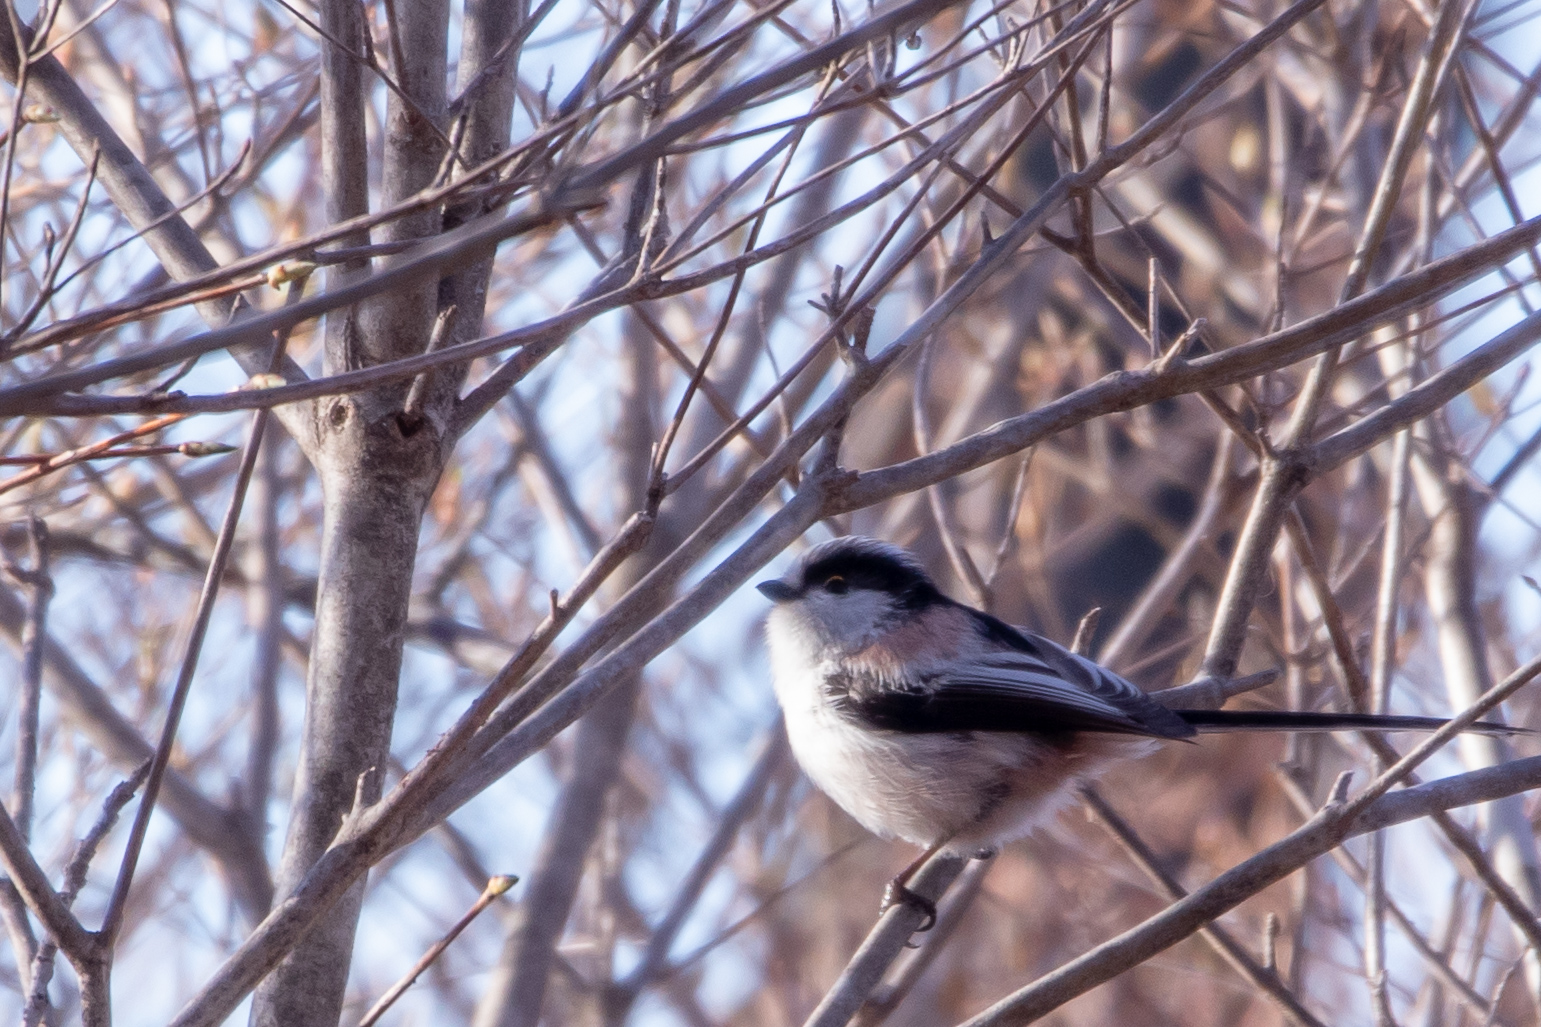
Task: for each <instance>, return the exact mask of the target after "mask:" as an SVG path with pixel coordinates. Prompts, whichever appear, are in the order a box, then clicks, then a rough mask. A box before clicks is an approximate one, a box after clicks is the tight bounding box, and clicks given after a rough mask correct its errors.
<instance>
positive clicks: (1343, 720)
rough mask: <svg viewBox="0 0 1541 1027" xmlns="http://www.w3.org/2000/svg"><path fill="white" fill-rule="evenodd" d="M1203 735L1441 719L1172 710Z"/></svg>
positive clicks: (1387, 726) (1495, 730) (1426, 726)
mask: <svg viewBox="0 0 1541 1027" xmlns="http://www.w3.org/2000/svg"><path fill="white" fill-rule="evenodd" d="M1172 712H1173V713H1175V714H1177V715H1178V716H1179V717H1181V718H1182V719H1183V720H1186V721H1187V722H1188V723H1189V724H1191V725H1192V726H1193V727H1194V728H1195V729H1196V730H1197V731H1198V732H1199V733H1200V734H1211V733H1214V732H1219V731H1438V730H1439V729H1440V728H1442V727H1444V726H1445V724H1446V723H1448V721H1445V720H1441V719H1440V718H1439V717H1399V716H1392V715H1389V714H1388V715H1382V714H1377V713H1297V712H1293V711H1290V710H1173V711H1172ZM1466 730H1468V731H1475V732H1478V733H1480V734H1484V735H1524V734H1531V733H1532V732H1530V731H1527V730H1526V729H1525V728H1522V727H1510V726H1509V725H1508V724H1495V723H1493V722H1492V721H1490V720H1479V721H1477V722H1476V723H1475V724H1472V725H1471V726H1470V727H1468V728H1467V729H1466Z"/></svg>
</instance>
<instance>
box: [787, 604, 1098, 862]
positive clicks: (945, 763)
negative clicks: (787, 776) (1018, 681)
mask: <svg viewBox="0 0 1541 1027" xmlns="http://www.w3.org/2000/svg"><path fill="white" fill-rule="evenodd" d="M767 629H768V630H767V632H766V634H767V637H768V639H769V642H770V653H771V665H772V671H773V674H774V677H775V688H776V698H777V699H778V700H779V701H780V703H781V708H782V710H783V711H784V713H785V715H786V725H787V735H788V737H789V739H790V740H791V743H792V752H793V754H794V755H795V756H796V757H797V761H798V763H799V764H801V766H802V768H803V770H804V771H805V772H806V773H807V774H808V776H809V778H811V779H812V780H813V783H814V784H815V785H817V786H818V787H819V789H820V790H821V791H823V792H824V793H825V794H826V795H828V796H829V797H830V798H831V799H833V800H834V801H835V802H836V803H837V804H838V805H839V806H840V807H841V808H842V809H844V810H845V811H846V812H847V813H849V814H850V815H851V816H852V817H854V818H855V819H856V820H857V822H858V823H860V824H861V825H862V826H863V827H865V828H867V829H868V830H869V831H871V832H873V833H874V834H877V835H881V836H883V837H886V838H892V837H899V838H903V839H905V840H906V841H910V842H914V843H916V844H918V845H927V846H929V845H932V844H935V843H937V842H941V841H951V843H952V844H951V845H950V846H949V847H950V848H957V849H958V850H959V851H972V850H973V849H976V848H980V847H987V846H991V845H995V844H999V843H1000V842H1003V841H1006V840H1008V839H1009V838H1012V837H1019V836H1020V835H1022V834H1024V833H1026V831H1028V830H1029V829H1030V828H1031V827H1032V826H1033V825H1034V824H1035V823H1038V822H1041V821H1042V819H1044V817H1046V816H1048V815H1050V814H1052V813H1053V811H1054V810H1055V809H1056V808H1057V807H1058V806H1059V805H1060V803H1061V802H1062V793H1063V792H1064V790H1065V786H1066V785H1067V784H1068V783H1069V782H1070V780H1071V779H1072V777H1073V775H1072V774H1071V773H1070V772H1069V771H1071V770H1072V768H1073V767H1074V766H1075V764H1074V762H1067V761H1066V760H1065V758H1064V756H1063V755H1062V754H1060V753H1057V752H1056V751H1054V750H1052V749H1051V748H1050V747H1049V746H1047V745H1045V744H1043V743H1040V742H1037V741H1034V740H1032V739H1030V738H1027V737H1025V736H1022V735H1013V734H993V733H985V732H952V733H941V734H903V733H899V732H894V731H879V730H873V729H870V728H867V727H864V726H862V725H860V724H858V723H857V722H855V721H853V720H852V719H850V717H848V716H847V715H845V714H842V713H840V712H839V711H837V710H836V709H835V708H834V707H832V706H831V705H830V704H829V702H828V701H827V699H826V696H825V693H824V682H825V680H826V678H827V677H828V676H829V674H830V673H831V672H832V671H833V670H835V669H836V658H835V654H829V653H826V652H825V651H824V649H825V647H824V645H823V644H822V643H821V641H820V639H819V638H818V636H817V635H816V634H815V633H814V632H813V631H811V630H809V628H808V627H807V626H806V625H805V624H804V622H803V621H802V618H801V617H800V616H799V615H798V611H797V610H796V609H795V608H791V607H787V606H781V607H777V608H776V609H775V610H773V611H772V613H771V616H770V620H769V622H768V624H767Z"/></svg>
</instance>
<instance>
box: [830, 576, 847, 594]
mask: <svg viewBox="0 0 1541 1027" xmlns="http://www.w3.org/2000/svg"><path fill="white" fill-rule="evenodd" d="M848 588H850V586H849V585H847V584H846V583H845V579H844V578H842V577H841V576H840V575H838V574H833V575H831V576H830V577H829V580H827V581H825V582H824V591H826V592H833V593H834V594H835V595H841V594H843V593H844V592H845V591H846V589H848Z"/></svg>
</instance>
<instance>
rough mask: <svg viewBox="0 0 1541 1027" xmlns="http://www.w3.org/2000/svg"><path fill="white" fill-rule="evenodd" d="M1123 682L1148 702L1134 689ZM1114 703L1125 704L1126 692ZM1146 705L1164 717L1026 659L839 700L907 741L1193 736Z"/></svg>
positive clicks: (955, 668)
mask: <svg viewBox="0 0 1541 1027" xmlns="http://www.w3.org/2000/svg"><path fill="white" fill-rule="evenodd" d="M1056 662H1057V661H1056ZM1089 666H1090V667H1092V668H1095V667H1096V665H1095V664H1089ZM1076 671H1078V672H1079V673H1077V675H1076V676H1077V677H1078V678H1079V677H1081V676H1083V674H1084V673H1085V672H1084V671H1081V670H1080V668H1076ZM1118 680H1119V681H1120V682H1121V683H1122V685H1123V686H1124V687H1125V688H1128V689H1134V690H1135V692H1136V694H1137V695H1138V696H1139V697H1141V698H1144V693H1143V692H1139V691H1138V689H1135V686H1133V685H1131V684H1129V683H1128V682H1124V681H1122V679H1118ZM1116 695H1118V696H1121V695H1122V689H1119V691H1118V693H1116ZM1146 702H1149V703H1150V705H1152V706H1155V707H1156V709H1157V710H1158V711H1159V714H1160V715H1158V716H1150V715H1148V714H1147V711H1145V710H1144V709H1141V708H1139V707H1138V706H1137V705H1136V704H1135V703H1131V702H1128V701H1127V700H1125V701H1118V699H1117V698H1115V697H1114V696H1110V695H1109V694H1107V692H1106V691H1103V690H1099V691H1092V690H1091V689H1089V688H1087V687H1086V686H1085V685H1084V684H1082V683H1081V682H1080V681H1078V680H1073V679H1071V680H1067V678H1066V677H1065V675H1064V674H1063V673H1061V672H1060V668H1059V667H1057V666H1055V665H1054V664H1052V663H1049V662H1047V661H1045V660H1042V659H1039V658H1037V657H1035V656H1033V655H1031V654H1029V653H1026V652H1001V653H993V654H991V655H989V656H987V657H984V658H982V659H979V660H969V661H957V662H954V663H950V664H947V665H945V666H944V667H941V668H939V669H938V670H936V671H934V672H932V673H931V674H929V675H927V677H926V678H925V680H924V682H923V683H922V685H921V686H920V687H917V688H913V689H909V688H903V689H901V688H893V687H886V688H883V687H878V688H868V689H863V688H860V687H858V688H855V689H852V690H851V691H849V692H847V693H846V694H845V695H843V696H842V697H841V698H840V700H839V704H840V707H841V709H842V710H843V711H844V712H846V713H848V714H849V715H851V716H853V717H856V718H857V719H859V720H861V721H862V722H864V723H865V724H867V725H868V726H871V727H875V728H880V729H885V730H890V731H900V732H904V733H909V734H934V733H939V732H949V731H993V732H1012V733H1019V734H1040V735H1058V734H1066V733H1070V732H1076V731H1095V732H1102V733H1109V734H1125V735H1143V736H1146V737H1152V738H1187V737H1189V736H1191V735H1193V734H1194V729H1193V728H1192V727H1190V726H1188V724H1187V722H1186V721H1184V720H1182V719H1181V718H1180V717H1177V716H1174V715H1171V714H1170V713H1169V711H1167V709H1166V708H1165V707H1164V706H1160V705H1159V704H1156V703H1155V702H1154V701H1152V700H1146ZM1141 705H1142V704H1141ZM1131 707H1135V708H1131Z"/></svg>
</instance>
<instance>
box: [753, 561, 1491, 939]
mask: <svg viewBox="0 0 1541 1027" xmlns="http://www.w3.org/2000/svg"><path fill="white" fill-rule="evenodd" d="M757 587H758V588H759V590H760V591H761V592H762V593H764V594H765V596H766V597H767V598H769V599H770V600H771V601H772V602H774V603H775V607H774V608H773V609H772V610H771V613H770V618H769V621H768V622H767V632H766V633H767V636H768V637H769V640H770V654H771V666H772V671H773V674H774V676H775V687H776V697H777V699H778V700H780V702H781V708H782V709H783V710H784V711H785V714H786V727H787V735H788V737H789V738H790V739H791V742H792V751H793V753H795V754H796V756H797V761H798V762H799V763H800V764H802V767H803V769H804V770H805V771H806V772H807V774H808V776H809V777H810V778H812V779H813V783H814V784H816V785H818V786H819V788H820V789H822V790H823V791H824V793H825V794H827V795H828V796H829V797H830V798H831V799H833V800H835V802H836V803H838V804H839V805H840V807H841V808H842V809H844V810H845V811H846V812H847V813H849V814H850V815H851V816H853V817H855V818H856V820H857V821H858V822H860V823H861V824H862V826H863V827H866V828H867V829H868V830H869V831H872V832H873V833H874V834H878V835H881V836H883V837H887V838H892V837H898V838H903V839H904V840H906V841H909V842H913V843H914V844H916V845H920V846H923V847H924V849H925V851H924V853H922V855H921V856H920V858H919V859H917V860H916V861H915V862H914V863H912V864H911V865H910V866H909V867H908V868H907V869H906V870H905V871H904V872H903V873H901V874H900V875H899V876H898V877H896V878H894V880H893V881H892V882H890V884H889V886H888V890H887V892H886V893H885V895H884V901H883V908H885V909H886V908H887V907H888V906H890V905H892V904H894V903H895V902H905V903H908V904H911V905H914V906H916V907H917V908H919V909H921V910H922V911H924V912H925V913H926V916H927V920H926V922H925V923H924V925H923V926H922V927H921V928H920V929H921V930H925V929H927V928H928V927H930V925H931V923H932V922H934V920H935V915H936V910H935V908H934V906H933V905H932V904H931V903H930V902H929V901H928V900H926V899H924V898H922V897H920V896H918V895H916V894H915V893H914V892H911V891H910V890H909V889H908V888H907V887H906V886H905V885H906V882H907V881H908V880H909V877H910V876H911V875H912V874H913V873H914V872H915V871H916V870H917V869H919V867H920V866H921V864H923V863H924V862H925V861H926V860H927V859H929V858H930V857H931V856H932V855H933V854H935V853H936V852H939V851H942V850H946V851H949V852H955V853H959V854H972V853H975V852H979V851H981V850H992V849H994V848H995V847H996V846H998V845H1000V844H1002V843H1003V842H1007V841H1010V840H1012V839H1014V838H1019V837H1021V836H1022V835H1024V834H1026V833H1027V832H1028V831H1029V830H1031V829H1032V827H1033V826H1034V825H1036V824H1038V823H1041V822H1042V821H1044V820H1045V819H1047V818H1048V817H1049V816H1050V815H1051V814H1052V813H1053V812H1054V811H1055V810H1056V809H1057V808H1058V807H1059V806H1061V805H1062V804H1063V803H1064V801H1065V800H1066V798H1067V797H1068V795H1069V794H1070V792H1071V788H1072V786H1073V785H1075V784H1076V783H1078V782H1080V781H1083V780H1085V779H1086V778H1088V777H1090V776H1092V775H1095V774H1096V773H1098V772H1099V771H1101V770H1102V769H1104V768H1105V767H1106V766H1107V765H1108V764H1109V763H1110V762H1112V761H1114V760H1117V759H1123V758H1128V757H1132V756H1139V755H1143V754H1145V753H1147V752H1149V751H1151V750H1152V749H1154V748H1155V743H1157V742H1159V741H1163V740H1166V739H1174V738H1190V737H1192V736H1193V735H1195V734H1198V733H1200V732H1209V731H1342V730H1363V729H1371V730H1382V731H1408V730H1411V731H1430V730H1434V729H1436V728H1438V727H1439V726H1440V725H1442V724H1443V723H1444V721H1442V720H1438V719H1436V718H1431V717H1400V716H1377V715H1373V714H1338V713H1292V712H1274V711H1252V710H1180V709H1169V708H1167V707H1166V706H1163V705H1162V704H1161V703H1159V702H1157V701H1156V700H1155V699H1153V698H1151V697H1150V696H1149V695H1147V694H1146V693H1145V692H1144V691H1143V690H1142V689H1140V688H1139V687H1138V686H1136V685H1134V684H1132V683H1130V682H1128V681H1126V680H1124V679H1123V678H1121V677H1119V676H1118V675H1117V674H1114V673H1113V672H1112V671H1110V670H1108V669H1107V668H1105V667H1101V666H1098V665H1097V664H1096V663H1093V662H1092V661H1091V660H1088V659H1086V658H1085V657H1083V656H1078V655H1076V654H1075V653H1073V652H1071V651H1070V650H1068V649H1066V648H1065V647H1064V646H1061V645H1059V644H1057V643H1055V642H1052V641H1050V640H1049V639H1047V638H1043V637H1042V636H1040V635H1034V634H1032V633H1031V632H1028V631H1024V630H1022V629H1020V628H1015V627H1012V626H1011V625H1009V624H1006V623H1005V622H1003V621H1001V620H998V619H997V618H995V617H992V616H990V615H989V614H987V613H983V612H981V611H979V610H976V609H973V608H972V607H969V606H965V605H964V604H962V603H959V602H956V601H954V600H952V599H950V598H948V597H947V596H946V595H943V594H942V592H941V591H940V590H939V589H938V588H937V587H936V585H935V584H934V583H933V582H932V581H931V579H930V577H928V576H927V574H926V571H925V568H924V567H922V566H921V564H920V562H919V561H918V560H916V559H915V557H914V556H913V555H911V554H910V553H908V552H907V551H905V550H903V549H900V548H899V547H897V546H893V545H890V544H888V543H886V542H879V541H877V540H875V539H869V538H860V537H857V536H850V537H847V538H838V539H835V540H834V541H832V542H826V543H824V544H823V545H820V546H817V547H815V548H814V549H812V550H810V551H809V552H808V553H807V555H806V556H804V557H803V559H802V560H801V561H800V562H799V564H798V566H797V568H796V569H795V570H794V571H793V572H792V573H791V574H790V575H789V576H788V577H786V578H784V579H782V580H779V581H765V582H761V583H760V584H759V585H758V586H757ZM1474 729H1475V730H1485V731H1499V732H1505V731H1509V730H1511V729H1509V728H1507V727H1505V726H1503V725H1499V724H1487V723H1482V724H1478V725H1475V726H1474Z"/></svg>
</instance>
